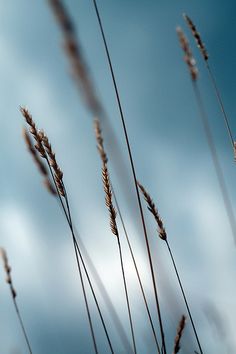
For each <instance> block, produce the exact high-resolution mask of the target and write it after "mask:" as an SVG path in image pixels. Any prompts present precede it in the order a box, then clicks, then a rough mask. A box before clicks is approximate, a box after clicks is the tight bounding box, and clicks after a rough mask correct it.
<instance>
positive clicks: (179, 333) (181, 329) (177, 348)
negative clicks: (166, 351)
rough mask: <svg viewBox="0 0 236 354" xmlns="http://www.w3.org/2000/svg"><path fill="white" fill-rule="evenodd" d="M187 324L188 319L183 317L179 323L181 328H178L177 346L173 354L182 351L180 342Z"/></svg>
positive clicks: (175, 345)
mask: <svg viewBox="0 0 236 354" xmlns="http://www.w3.org/2000/svg"><path fill="white" fill-rule="evenodd" d="M185 323H186V317H185V316H182V317H181V320H180V322H179V326H178V328H177V333H176V337H175V344H174V350H173V354H176V353H178V352H179V350H180V340H181V338H182V335H183V331H184V327H185Z"/></svg>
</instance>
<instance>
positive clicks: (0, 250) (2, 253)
mask: <svg viewBox="0 0 236 354" xmlns="http://www.w3.org/2000/svg"><path fill="white" fill-rule="evenodd" d="M0 257H1V258H2V261H3V266H4V270H5V273H6V282H7V284H9V286H10V290H11V295H12V297H13V299H15V298H16V295H17V294H16V291H15V289H14V288H13V284H12V278H11V267H10V266H9V263H8V258H7V253H6V251H5V250H4V249H3V248H2V247H0Z"/></svg>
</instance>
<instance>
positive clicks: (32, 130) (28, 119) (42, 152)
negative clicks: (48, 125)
mask: <svg viewBox="0 0 236 354" xmlns="http://www.w3.org/2000/svg"><path fill="white" fill-rule="evenodd" d="M20 111H21V113H22V115H23V117H24V118H25V121H26V123H27V124H28V125H29V126H30V133H31V134H32V135H33V137H34V139H35V141H36V144H35V149H36V150H37V151H38V152H39V153H40V155H41V156H42V157H43V158H46V153H45V150H44V148H43V145H42V139H41V137H40V135H39V133H38V130H37V128H36V124H35V122H34V120H33V118H32V115H31V114H30V113H29V111H28V110H27V109H26V108H24V107H20Z"/></svg>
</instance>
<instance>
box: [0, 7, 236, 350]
mask: <svg viewBox="0 0 236 354" xmlns="http://www.w3.org/2000/svg"><path fill="white" fill-rule="evenodd" d="M64 2H65V4H66V6H67V8H68V10H69V12H70V14H71V16H72V18H73V20H74V23H75V24H76V28H77V30H78V36H79V38H80V41H81V43H82V46H83V49H84V55H85V57H86V59H87V63H88V65H89V68H90V70H91V75H92V77H93V79H94V82H95V84H96V89H97V93H98V95H99V97H100V98H101V100H102V101H103V103H104V106H105V108H106V110H107V112H108V115H109V118H110V121H111V123H112V125H113V127H114V130H115V132H116V135H117V139H118V141H119V142H120V145H121V149H122V152H123V156H124V160H125V163H126V165H127V171H128V172H127V173H128V177H127V174H124V172H123V171H120V172H121V173H120V175H121V177H122V175H124V176H125V179H124V178H123V179H122V178H121V177H119V178H118V177H117V175H116V170H115V169H114V167H113V165H111V176H112V178H113V180H114V182H115V186H116V189H117V191H118V194H119V198H120V200H119V201H120V204H121V206H122V210H123V214H124V215H125V221H126V223H127V226H128V230H129V233H130V235H131V240H132V243H133V244H134V248H135V252H136V254H137V258H138V261H139V264H140V266H142V272H143V278H144V279H145V286H146V289H147V292H148V296H149V300H150V302H152V292H151V287H150V282H149V281H148V279H146V272H147V263H146V255H145V252H144V244H143V241H142V237H141V236H142V234H141V227H140V224H139V219H138V213H137V209H136V204H135V198H134V191H133V185H132V179H131V173H130V169H129V163H128V159H127V152H126V147H125V144H124V137H123V132H122V129H121V123H120V120H119V112H118V109H117V104H116V100H115V95H114V90H113V86H112V82H111V77H110V74H109V70H108V66H107V61H106V57H105V54H104V49H103V45H102V41H101V36H100V33H99V30H98V24H97V20H96V17H95V13H94V9H93V6H92V1H91V2H90V1H84V0H80V1H72V0H67V1H64ZM98 5H99V8H100V11H101V16H102V18H103V22H104V28H105V31H106V33H107V40H108V44H109V48H110V52H111V57H112V60H113V64H114V69H115V73H116V77H117V82H118V86H119V89H120V95H121V99H122V104H123V108H124V112H125V116H126V121H127V127H128V130H129V135H130V141H131V145H132V150H133V155H134V159H135V164H136V168H137V175H138V178H139V179H140V181H141V182H142V183H143V184H144V185H145V186H146V187H147V189H148V190H149V191H150V193H151V195H152V196H153V198H154V200H155V201H156V202H157V205H158V207H159V209H160V213H161V215H162V217H163V219H164V222H165V226H166V229H167V231H168V235H169V240H170V243H171V245H172V248H173V251H174V253H175V255H176V260H177V263H178V265H179V268H180V270H181V274H182V278H183V281H184V283H185V284H186V289H187V292H188V295H189V298H190V299H191V304H192V308H193V313H194V317H195V318H196V323H197V324H198V328H199V335H200V337H201V338H202V342H203V343H204V347H205V348H206V352H214V353H222V352H228V353H232V352H233V349H232V348H234V350H235V345H236V344H235V342H234V339H233V329H234V327H235V306H234V305H235V296H234V294H235V285H234V279H235V269H236V267H235V245H234V242H233V237H232V235H231V232H230V228H229V224H228V220H227V217H226V214H225V209H224V205H223V201H222V196H221V194H220V190H219V187H218V183H217V179H216V176H215V172H214V168H213V165H212V161H211V156H210V153H209V150H208V146H207V142H206V138H205V135H204V131H203V128H202V125H201V121H200V119H199V114H198V110H197V105H196V102H195V98H194V95H193V91H192V87H191V82H190V79H189V75H188V71H187V69H186V66H185V64H184V62H183V60H182V57H183V54H182V51H181V50H180V48H179V44H178V41H177V38H176V33H175V28H176V26H177V25H181V26H182V27H183V28H184V29H185V30H186V33H187V35H188V38H189V40H191V44H192V49H193V52H194V55H195V57H196V60H197V65H198V67H199V71H200V75H199V87H200V89H201V92H202V94H203V97H204V101H205V104H206V109H207V112H208V116H209V119H210V124H211V128H212V132H213V136H214V140H215V144H216V147H217V152H218V154H219V157H220V162H221V165H222V167H223V171H224V175H225V179H226V182H227V187H228V190H229V193H230V197H231V200H232V203H233V205H235V192H234V190H235V188H234V180H235V173H236V172H235V164H234V161H233V153H232V149H231V146H230V144H229V140H228V137H227V134H226V131H225V128H224V124H223V120H222V117H221V114H220V110H219V108H218V106H217V102H216V99H215V96H214V93H213V91H212V87H211V84H210V82H209V80H208V76H207V72H206V70H205V67H204V65H203V64H204V63H203V62H202V59H201V57H200V55H199V53H198V50H197V48H196V47H195V44H194V42H193V41H192V39H191V36H190V33H189V32H188V30H187V28H186V26H185V24H184V22H183V19H182V13H183V12H186V13H187V14H189V15H190V16H191V17H192V18H193V19H194V21H195V23H196V24H197V26H198V28H199V30H200V32H201V34H202V37H203V40H204V42H205V44H206V46H207V48H208V51H209V54H210V64H211V66H212V69H213V71H214V72H215V74H216V78H217V82H218V85H219V87H220V90H221V93H222V97H223V101H224V103H225V108H226V111H227V113H228V116H229V119H230V124H231V126H232V130H233V132H234V131H235V129H236V123H235V122H234V119H233V117H234V116H235V90H236V87H235V86H236V74H235V71H234V63H235V60H236V58H235V56H236V50H235V30H236V29H235V26H236V23H235V21H234V14H235V6H236V5H235V2H234V1H232V0H231V1H227V2H224V4H223V3H222V2H215V1H214V2H213V1H209V0H207V1H204V2H201V3H200V2H199V1H187V0H182V1H181V2H169V1H156V0H146V1H141V0H136V1H134V0H126V1H121V0H120V1H116V2H115V1H112V2H111V1H108V0H104V1H99V3H98ZM0 28H1V31H0V48H1V58H0V61H1V65H0V78H1V80H0V95H1V105H0V117H1V118H0V122H1V131H2V136H1V140H0V151H1V175H0V235H1V245H2V246H4V247H5V248H6V250H7V252H8V255H9V260H10V263H11V264H12V270H13V278H14V282H15V286H16V289H17V292H18V294H19V295H18V302H19V305H20V307H21V309H22V314H23V317H24V320H25V324H26V327H27V329H28V332H29V336H30V338H31V342H32V347H33V348H34V352H35V353H40V352H41V353H44V354H49V353H50V354H52V353H57V354H62V353H67V354H74V353H78V351H79V352H81V353H83V354H87V353H91V352H92V349H91V348H92V347H91V342H90V337H89V331H88V326H87V324H86V313H85V309H84V305H83V302H82V301H81V289H80V285H79V282H78V281H77V278H76V277H77V274H76V265H75V261H74V255H73V248H72V244H71V242H70V240H69V230H68V228H67V225H66V223H65V222H64V220H63V217H62V215H61V212H60V210H59V208H58V206H57V204H56V202H55V200H53V199H52V198H51V196H50V195H48V194H47V192H46V191H45V190H44V189H43V187H42V186H41V179H40V176H39V175H38V171H37V170H36V168H35V166H34V165H33V163H32V161H31V158H30V156H28V153H27V151H26V148H25V146H24V143H23V139H22V136H21V129H22V126H23V120H22V117H21V115H20V113H19V106H20V105H26V106H27V107H28V108H29V110H30V111H31V112H32V114H33V117H34V119H35V121H36V122H37V125H38V127H39V128H44V129H45V131H46V132H47V133H48V136H49V138H50V140H51V142H52V145H53V147H54V150H55V151H56V153H57V157H58V161H59V163H60V165H61V167H62V169H63V171H64V180H65V183H66V186H67V189H68V193H69V196H70V199H71V206H72V212H73V217H74V220H75V223H76V225H77V227H78V229H79V231H80V232H81V235H82V237H83V241H84V243H85V244H86V247H87V249H88V251H89V253H90V255H91V257H92V259H93V260H94V263H95V265H96V267H97V269H98V271H99V272H100V274H101V275H102V277H103V279H104V282H105V284H106V286H107V289H108V291H109V293H110V294H111V296H112V298H113V299H114V303H115V305H116V307H117V309H118V311H119V313H120V315H121V318H122V321H123V323H124V324H125V327H126V328H127V332H128V325H127V315H126V312H125V311H124V310H123V308H124V297H123V293H122V290H120V289H122V283H121V279H120V272H119V262H118V258H117V248H116V244H115V242H114V238H113V235H112V234H111V233H110V230H109V223H108V215H107V211H106V209H105V206H104V201H103V198H104V197H103V190H102V185H101V177H100V161H99V158H98V154H97V151H96V146H95V141H94V136H93V130H92V118H93V117H91V114H90V113H89V112H88V111H87V109H86V107H85V106H84V103H83V101H82V99H81V98H80V97H79V95H78V91H77V89H76V87H75V85H74V83H73V81H72V80H71V77H70V76H71V75H70V67H69V64H68V61H67V58H66V57H65V56H64V53H63V50H62V38H61V33H60V31H59V29H58V26H57V24H56V21H55V19H54V17H53V15H52V13H51V11H50V8H49V6H48V4H47V1H37V2H36V1H35V2H32V1H29V0H18V1H17V3H16V2H15V3H13V2H11V1H8V2H6V1H3V0H1V1H0ZM108 138H109V137H107V139H108ZM105 139H106V137H105ZM107 149H108V152H109V151H110V150H109V146H107ZM110 159H111V160H112V159H114V161H115V156H110ZM127 191H129V193H127ZM145 215H146V218H147V221H148V225H149V226H148V228H149V234H150V239H151V243H152V247H153V254H154V257H155V260H156V264H157V265H158V270H159V269H160V270H159V274H160V293H161V304H162V307H163V312H164V313H165V326H166V328H168V346H169V348H170V349H169V350H171V348H172V342H173V338H174V335H175V328H176V324H177V322H178V319H179V316H180V315H181V314H182V313H183V312H185V309H184V306H183V303H182V300H181V297H180V293H179V290H178V287H177V284H176V280H175V277H174V275H173V271H172V268H171V264H170V262H169V261H168V257H167V256H168V255H167V252H166V250H165V248H164V245H163V244H162V243H161V242H160V240H157V237H156V234H155V224H154V223H153V222H152V219H151V218H150V216H149V215H148V213H146V214H145ZM124 251H125V252H127V250H126V246H125V244H124ZM111 264H112V266H111ZM126 267H127V271H128V279H129V284H130V288H131V298H132V306H133V312H134V314H135V315H134V317H135V323H137V328H136V330H137V333H138V334H139V335H138V348H139V352H140V353H142V354H143V353H152V352H154V351H153V343H152V342H151V338H150V333H149V331H148V323H147V320H146V317H145V312H144V309H143V307H142V306H143V304H142V300H141V298H139V297H137V293H138V292H139V289H138V286H137V281H136V278H135V275H134V272H133V269H132V265H131V261H130V259H129V256H128V255H127V258H126ZM0 274H1V279H2V280H1V282H0V292H1V299H0V313H1V316H0V317H1V320H0V333H1V340H0V351H1V352H3V353H15V354H18V353H19V354H20V353H24V352H25V351H26V348H25V343H24V341H23V338H22V335H21V332H20V328H19V326H18V323H17V321H16V318H15V314H14V311H13V306H12V303H11V299H10V296H9V292H8V289H7V286H6V284H5V282H4V274H3V272H2V271H1V273H0ZM117 289H119V290H117ZM137 299H138V300H137ZM210 308H214V309H216V312H217V313H218V316H219V317H221V318H223V319H224V325H225V331H226V333H227V335H226V334H223V338H222V337H220V334H221V333H222V331H221V332H220V331H219V330H218V331H217V330H216V329H214V325H212V317H211V316H210V315H209V313H212V312H211V311H210V310H209V309H210ZM140 309H142V310H140ZM105 313H106V312H105ZM106 317H107V321H108V323H109V324H110V328H111V331H112V333H113V335H114V340H115V346H116V352H117V353H123V352H124V351H123V348H122V344H121V343H120V342H119V337H118V336H117V335H116V333H115V331H114V329H113V326H112V323H111V321H110V319H109V316H108V314H107V313H106ZM94 320H95V323H96V324H97V326H96V330H97V337H98V340H99V347H100V352H101V353H105V352H106V351H107V348H106V347H104V338H103V334H102V331H101V329H100V327H99V325H98V321H97V318H96V314H95V312H94ZM218 329H219V328H218ZM223 333H224V331H223ZM193 349H196V347H194V339H193V338H192V339H191V328H190V324H189V323H188V326H187V330H186V338H185V337H184V338H183V352H184V351H185V352H190V351H192V352H193Z"/></svg>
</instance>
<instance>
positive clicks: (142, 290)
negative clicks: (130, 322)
mask: <svg viewBox="0 0 236 354" xmlns="http://www.w3.org/2000/svg"><path fill="white" fill-rule="evenodd" d="M111 189H112V193H113V196H114V201H115V205H116V209H117V212H118V215H119V217H120V220H121V224H122V228H123V230H124V234H125V238H126V241H127V243H128V247H129V251H130V254H131V257H132V260H133V263H134V267H135V271H136V274H137V277H138V282H139V286H140V289H141V292H142V297H143V300H144V303H145V307H146V311H147V315H148V318H149V322H150V325H151V329H152V333H153V336H154V340H155V343H156V347H157V351H158V353H159V354H161V352H160V347H159V343H158V339H157V336H156V331H155V328H154V324H153V321H152V316H151V312H150V310H149V306H148V302H147V298H146V295H145V291H144V288H143V284H142V281H141V277H140V273H139V270H138V266H137V263H136V260H135V257H134V253H133V250H132V247H131V243H130V240H129V236H128V232H127V230H126V227H125V223H124V219H123V216H122V214H121V210H120V207H119V204H118V200H117V198H116V194H115V191H114V188H113V186H112V184H111Z"/></svg>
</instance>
